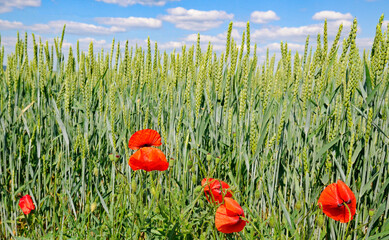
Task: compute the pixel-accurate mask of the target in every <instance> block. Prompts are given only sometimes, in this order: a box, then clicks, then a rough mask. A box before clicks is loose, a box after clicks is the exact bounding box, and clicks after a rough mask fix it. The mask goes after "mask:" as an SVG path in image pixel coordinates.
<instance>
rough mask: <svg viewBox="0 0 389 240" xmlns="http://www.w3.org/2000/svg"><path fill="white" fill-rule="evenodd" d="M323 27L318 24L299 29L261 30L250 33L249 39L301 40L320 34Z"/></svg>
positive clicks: (271, 28)
mask: <svg viewBox="0 0 389 240" xmlns="http://www.w3.org/2000/svg"><path fill="white" fill-rule="evenodd" d="M322 30H323V27H322V26H321V25H319V24H314V25H308V26H301V27H270V28H261V29H258V30H255V31H253V32H252V34H251V37H252V38H253V39H255V40H264V39H281V40H287V39H290V40H296V39H298V40H302V39H305V38H306V36H307V35H316V34H317V33H319V32H322Z"/></svg>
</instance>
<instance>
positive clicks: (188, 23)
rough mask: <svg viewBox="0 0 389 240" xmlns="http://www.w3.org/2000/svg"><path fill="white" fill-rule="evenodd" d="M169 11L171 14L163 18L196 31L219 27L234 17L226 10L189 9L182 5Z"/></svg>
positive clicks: (182, 27)
mask: <svg viewBox="0 0 389 240" xmlns="http://www.w3.org/2000/svg"><path fill="white" fill-rule="evenodd" d="M167 12H168V13H169V15H165V16H161V19H162V20H164V21H167V22H170V23H173V24H175V26H176V27H177V28H181V29H186V30H194V31H207V30H209V29H212V28H216V27H219V26H220V25H221V24H222V23H223V22H224V21H225V20H229V19H232V18H233V17H234V15H233V14H228V13H226V12H225V11H217V10H212V11H199V10H195V9H189V10H187V9H185V8H182V7H177V8H170V9H168V10H167Z"/></svg>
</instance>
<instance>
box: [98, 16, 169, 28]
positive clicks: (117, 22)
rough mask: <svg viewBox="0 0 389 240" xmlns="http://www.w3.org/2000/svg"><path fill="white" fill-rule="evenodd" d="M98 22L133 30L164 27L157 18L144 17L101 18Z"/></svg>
mask: <svg viewBox="0 0 389 240" xmlns="http://www.w3.org/2000/svg"><path fill="white" fill-rule="evenodd" d="M95 20H96V22H98V23H100V24H104V25H111V26H116V27H123V28H125V29H132V28H160V27H162V21H161V20H159V19H156V18H143V17H128V18H115V17H101V18H95Z"/></svg>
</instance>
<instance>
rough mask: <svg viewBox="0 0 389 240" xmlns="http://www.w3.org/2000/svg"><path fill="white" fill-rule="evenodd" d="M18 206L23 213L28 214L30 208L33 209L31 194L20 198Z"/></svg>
mask: <svg viewBox="0 0 389 240" xmlns="http://www.w3.org/2000/svg"><path fill="white" fill-rule="evenodd" d="M19 206H20V208H21V209H22V211H23V213H24V214H26V215H27V214H29V213H30V212H31V210H34V209H35V205H34V202H33V201H32V199H31V196H30V195H28V194H27V195H24V196H23V197H21V198H20V200H19Z"/></svg>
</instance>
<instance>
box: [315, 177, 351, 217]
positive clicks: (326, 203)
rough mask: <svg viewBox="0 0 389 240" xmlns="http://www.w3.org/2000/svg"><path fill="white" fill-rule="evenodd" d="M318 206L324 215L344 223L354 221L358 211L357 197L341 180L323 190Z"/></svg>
mask: <svg viewBox="0 0 389 240" xmlns="http://www.w3.org/2000/svg"><path fill="white" fill-rule="evenodd" d="M318 205H319V207H320V208H321V209H322V210H323V213H324V214H326V215H327V216H328V217H330V218H332V219H334V220H336V221H340V222H342V223H346V222H349V221H350V220H352V219H353V216H354V215H355V211H356V200H355V195H354V193H353V192H352V191H351V189H350V188H349V187H348V186H347V185H346V184H345V183H344V182H342V181H341V180H338V182H337V183H332V184H330V185H328V186H327V187H326V188H325V189H324V190H323V192H322V193H321V195H320V197H319V201H318ZM346 205H347V206H346Z"/></svg>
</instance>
